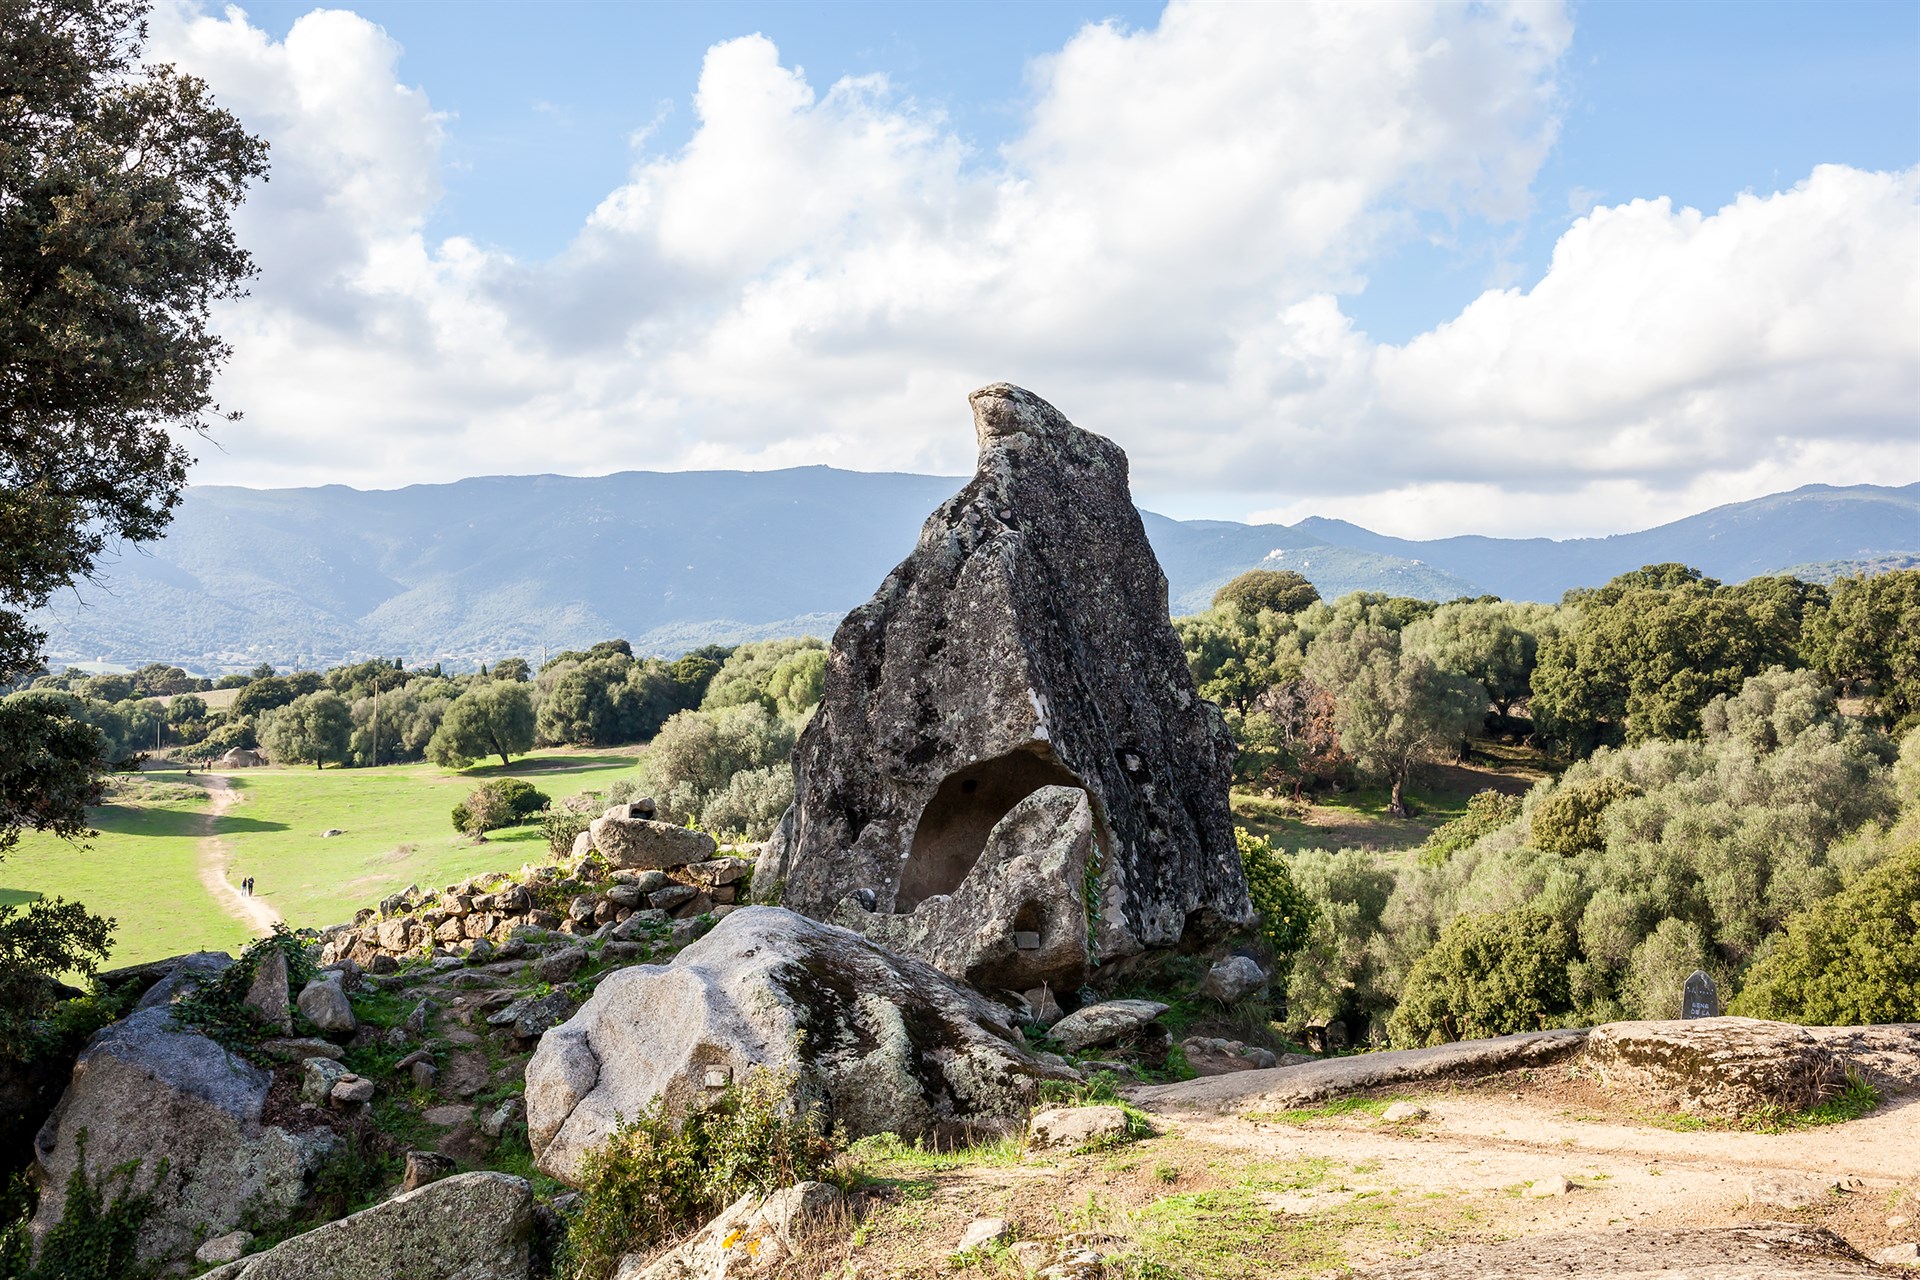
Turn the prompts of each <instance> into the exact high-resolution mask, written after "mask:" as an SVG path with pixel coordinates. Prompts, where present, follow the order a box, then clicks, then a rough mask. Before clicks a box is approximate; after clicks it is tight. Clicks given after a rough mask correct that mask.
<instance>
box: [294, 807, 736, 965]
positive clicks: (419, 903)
mask: <svg viewBox="0 0 1920 1280" xmlns="http://www.w3.org/2000/svg"><path fill="white" fill-rule="evenodd" d="M653 813H654V805H653V801H651V800H637V801H634V802H633V803H631V804H618V805H614V806H613V807H612V808H610V809H608V810H607V811H606V813H605V814H603V815H602V816H601V817H599V818H596V819H594V821H593V824H592V826H591V827H590V828H589V829H588V830H586V831H583V832H581V833H580V835H579V837H578V838H577V839H576V840H575V841H574V846H573V855H572V857H571V858H570V859H569V860H568V865H567V866H566V867H561V866H541V867H533V866H526V867H522V868H521V869H520V871H519V873H518V874H517V875H506V874H500V873H495V874H491V875H482V876H476V877H472V878H470V879H467V880H462V881H460V882H459V883H458V884H450V885H448V886H447V887H446V888H445V889H443V890H441V891H440V892H438V893H431V892H423V891H422V890H421V889H420V887H419V886H418V885H409V886H408V887H407V888H406V889H404V890H402V891H401V892H399V893H396V894H392V895H391V896H389V897H387V898H385V899H383V900H382V901H381V903H380V905H379V906H378V907H377V908H369V909H366V910H362V911H361V912H359V913H358V914H357V915H356V916H355V917H354V920H353V923H352V924H345V925H336V926H334V927H333V928H331V929H328V930H326V931H325V932H324V933H322V934H321V935H320V962H321V963H322V964H323V965H329V964H336V963H339V962H340V961H343V960H351V961H353V962H354V963H355V964H357V965H359V966H361V967H362V968H363V969H365V970H367V971H368V972H370V973H376V974H378V973H390V972H392V971H393V969H394V968H395V967H396V966H397V965H398V964H399V962H400V961H402V960H405V959H407V958H409V957H412V956H418V955H423V954H439V955H463V956H469V957H472V958H474V959H475V962H476V963H478V962H480V961H484V960H486V959H489V958H493V957H495V956H500V955H501V951H502V949H503V948H508V947H510V946H511V945H512V943H513V940H514V938H515V936H516V934H517V933H519V932H521V931H524V930H528V929H534V930H541V931H546V932H552V933H559V934H565V935H571V936H574V937H580V938H587V937H600V938H604V937H607V936H609V935H611V936H612V937H613V939H614V940H615V941H619V942H631V941H633V940H634V939H635V938H636V937H638V936H639V935H640V933H641V931H642V929H643V928H654V927H659V928H672V927H673V925H674V923H675V922H677V921H687V920H694V919H698V918H701V917H709V916H710V917H713V918H715V919H718V918H719V917H720V916H723V915H725V914H726V913H727V912H728V911H730V910H732V909H733V908H734V907H735V906H736V905H738V904H739V903H740V901H741V900H742V898H743V897H744V895H745V892H746V889H747V886H748V884H749V881H750V877H751V874H752V871H753V863H752V862H751V861H750V859H749V858H747V857H742V856H737V855H735V854H733V853H723V852H721V850H720V849H719V847H718V846H717V845H716V844H715V843H714V840H713V837H711V836H709V835H706V834H705V833H703V832H699V831H693V830H689V829H687V828H685V827H676V826H674V825H673V824H672V823H670V822H659V821H656V820H654V818H653V817H652V814H653ZM636 920H637V921H638V922H637V923H635V922H636ZM687 940H688V941H690V940H691V938H688V939H687ZM501 958H506V957H505V956H501Z"/></svg>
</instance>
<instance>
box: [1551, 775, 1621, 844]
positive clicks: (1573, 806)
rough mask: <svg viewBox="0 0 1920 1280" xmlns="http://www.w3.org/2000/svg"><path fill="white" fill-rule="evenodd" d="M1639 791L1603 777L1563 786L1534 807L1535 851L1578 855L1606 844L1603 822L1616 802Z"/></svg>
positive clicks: (1613, 779) (1619, 779) (1610, 778)
mask: <svg viewBox="0 0 1920 1280" xmlns="http://www.w3.org/2000/svg"><path fill="white" fill-rule="evenodd" d="M1639 793H1640V789H1639V788H1638V787H1636V786H1634V785H1633V784H1632V783H1630V782H1627V781H1625V780H1624V779H1621V778H1612V777H1600V778H1592V779H1589V780H1588V781H1586V782H1578V783H1573V784H1571V785H1568V786H1563V787H1561V788H1560V789H1559V790H1557V791H1555V792H1554V793H1553V794H1552V795H1550V796H1548V797H1547V798H1546V799H1545V800H1542V801H1541V802H1540V803H1539V804H1538V805H1535V806H1534V810H1533V819H1532V830H1533V847H1534V848H1536V849H1541V850H1544V851H1545V852H1547V853H1558V854H1566V855H1571V854H1576V853H1585V852H1586V851H1587V850H1589V849H1598V848H1600V847H1602V846H1603V845H1605V844H1606V834H1605V833H1604V832H1603V831H1602V830H1601V829H1600V819H1601V818H1602V817H1603V816H1604V815H1605V814H1606V812H1607V806H1609V805H1611V804H1613V803H1614V801H1616V800H1625V799H1626V798H1627V797H1629V796H1634V795H1638V794H1639Z"/></svg>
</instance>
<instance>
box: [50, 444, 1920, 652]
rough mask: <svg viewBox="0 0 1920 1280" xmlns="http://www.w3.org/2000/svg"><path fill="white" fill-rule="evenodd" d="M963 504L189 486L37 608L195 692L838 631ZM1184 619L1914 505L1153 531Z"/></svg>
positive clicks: (1700, 560) (1787, 538)
mask: <svg viewBox="0 0 1920 1280" xmlns="http://www.w3.org/2000/svg"><path fill="white" fill-rule="evenodd" d="M961 483H962V481H960V480H958V479H954V478H951V477H939V476H916V475H901V474H891V473H871V472H851V471H838V470H834V469H832V468H829V467H802V468H796V469H792V470H785V471H760V472H734V471H708V472H674V473H661V472H639V471H635V472H623V473H620V474H618V475H611V476H598V477H590V478H576V477H566V476H486V477H478V478H475V479H470V480H461V481H457V482H455V483H452V484H441V485H414V486H411V487H409V488H405V489H393V490H375V491H362V490H357V489H349V488H346V487H344V486H339V485H329V486H326V487H323V488H317V489H242V488H233V487H225V486H199V487H195V488H193V489H190V490H189V491H188V493H187V495H186V498H185V500H184V501H183V503H182V504H181V508H180V511H179V514H178V515H177V517H176V519H175V521H174V523H173V526H172V527H171V529H170V530H169V532H168V535H167V537H166V538H165V539H164V540H162V541H160V542H158V543H155V544H153V545H152V546H150V547H147V548H144V549H137V550H134V551H132V552H129V553H127V554H124V555H122V556H120V557H119V558H118V559H117V560H116V561H115V562H113V563H110V564H109V565H107V566H106V569H105V572H104V574H103V578H104V581H105V585H104V587H100V588H87V589H86V590H85V591H84V592H83V594H82V596H81V598H80V599H79V600H75V599H74V598H73V597H71V596H68V597H65V598H63V599H61V600H60V601H58V602H56V604H55V606H54V607H53V608H51V609H49V610H47V611H44V613H43V614H42V616H41V617H40V619H39V621H40V623H41V625H43V626H45V627H47V629H48V631H49V635H50V644H49V649H50V652H51V653H52V655H53V659H54V662H55V663H56V665H58V664H59V663H60V662H62V661H70V660H79V659H96V658H103V659H107V660H109V661H114V662H119V663H125V664H130V665H134V664H138V663H141V662H147V661H157V660H166V661H170V662H180V663H183V664H185V665H188V666H190V667H194V668H196V669H200V670H209V669H216V668H219V669H224V668H230V667H238V666H251V665H252V664H254V663H257V662H260V661H269V662H273V663H274V664H275V665H282V666H284V665H288V664H317V663H323V662H332V661H338V660H341V659H344V658H349V657H354V656H366V655H371V654H383V655H387V656H393V657H402V658H405V659H406V660H407V661H409V662H419V661H432V660H434V659H436V658H438V659H444V660H449V661H452V662H456V663H471V662H475V661H482V660H486V661H491V660H493V659H497V658H500V657H504V656H507V655H509V654H520V655H524V656H527V657H530V658H534V659H538V657H539V656H540V654H541V653H542V651H543V650H545V651H554V650H558V649H562V648H568V647H575V646H579V645H583V644H586V643H589V642H591V641H594V640H599V639H604V638H607V637H609V636H625V637H627V638H629V639H631V640H632V641H633V642H634V646H635V649H636V651H640V652H657V653H677V652H680V651H682V650H684V649H687V648H690V647H693V646H695V645H699V644H703V643H707V642H710V641H736V640H742V639H753V638H760V637H765V636H774V635H791V634H795V633H799V632H812V633H813V634H815V635H822V636H824V635H827V634H830V633H831V632H832V630H833V628H834V626H835V625H836V624H837V623H838V621H839V619H840V617H841V616H842V615H843V614H844V613H845V612H846V611H847V610H848V609H850V608H852V607H853V606H854V605H856V604H858V603H860V602H861V601H863V600H865V599H866V598H867V596H869V595H870V594H871V593H872V592H873V589H874V588H875V587H876V586H877V585H878V584H879V582H880V580H881V579H882V578H883V577H884V576H885V575H886V573H887V572H888V570H890V569H891V568H892V567H893V566H894V565H895V564H896V563H898V562H899V561H900V559H901V558H902V557H904V556H905V554H906V553H907V551H908V549H909V548H910V547H911V546H912V544H913V541H914V539H915V538H916V537H918V536H919V530H920V525H921V523H922V522H923V521H924V520H925V518H926V516H927V514H928V513H929V512H930V511H932V510H933V508H934V507H935V506H937V505H938V504H939V503H940V502H941V501H942V500H944V499H945V498H946V497H948V496H949V495H950V494H952V493H953V492H954V491H955V490H956V489H958V488H959V486H960V484H961ZM1143 519H1144V521H1145V523H1146V528H1147V534H1148V537H1149V538H1150V539H1151V540H1152V542H1153V545H1154V549H1155V550H1156V551H1157V552H1158V554H1159V556H1160V561H1161V564H1162V565H1163V566H1164V567H1165V569H1166V573H1167V578H1168V583H1169V597H1170V604H1171V607H1172V609H1173V611H1174V612H1175V613H1185V612H1191V611H1194V610H1197V609H1201V608H1204V607H1205V606H1206V604H1207V602H1208V600H1209V598H1210V597H1211V596H1212V594H1213V592H1214V590H1215V589H1217V588H1218V587H1219V586H1220V584H1221V583H1223V582H1225V581H1227V580H1228V579H1229V578H1231V577H1233V576H1234V575H1235V574H1237V573H1240V572H1242V571H1243V570H1246V569H1249V568H1257V567H1265V568H1287V569H1295V570H1298V571H1299V572H1301V573H1303V574H1305V575H1306V576H1307V577H1308V578H1310V579H1312V581H1313V582H1314V583H1315V585H1317V586H1318V587H1319V588H1320V590H1321V593H1322V594H1323V595H1325V596H1327V597H1329V598H1331V597H1333V596H1337V595H1341V594H1344V593H1345V592H1348V591H1353V590H1361V589H1364V590H1370V591H1384V592H1390V593H1393V594H1403V595H1416V596H1423V597H1426V598H1429V599H1446V598H1451V597H1453V596H1459V595H1478V594H1483V593H1486V592H1492V593H1495V594H1498V595H1502V596H1506V597H1509V598H1514V599H1539V600H1557V599H1558V598H1559V596H1560V594H1561V592H1562V591H1564V590H1566V589H1567V588H1568V587H1572V586H1583V585H1591V584H1593V583H1597V582H1602V581H1605V580H1606V579H1607V578H1609V577H1611V576H1613V575H1614V574H1616V573H1619V572H1621V571H1622V570H1625V569H1630V568H1634V567H1637V566H1639V565H1641V564H1646V563H1651V562H1655V561H1661V560H1681V561H1685V562H1687V563H1690V564H1694V565H1698V566H1699V567H1700V568H1702V569H1704V570H1705V571H1706V572H1708V573H1710V574H1712V575H1713V576H1715V577H1719V578H1722V579H1726V580H1729V581H1732V580H1738V579H1741V578H1745V577H1750V576H1752V575H1754V574H1757V573H1767V572H1777V571H1779V570H1781V569H1783V568H1786V567H1788V566H1792V565H1805V564H1812V563H1816V562H1827V561H1841V560H1847V561H1853V560H1863V559H1871V558H1873V557H1885V556H1891V555H1898V554H1903V553H1911V552H1913V551H1914V550H1915V549H1916V548H1920V484H1916V485H1909V486H1907V487H1906V488H1903V489H1886V488H1878V487H1875V486H1864V485H1863V486H1857V487H1854V488H1850V489H1833V488H1828V487H1826V486H1818V485H1815V486H1809V487H1807V488H1805V489H1800V490H1796V491H1794V492H1793V493H1790V494H1776V495H1773V496H1771V497H1767V498H1761V499H1757V500H1756V501H1754V502H1749V503H1740V504H1737V505H1734V506H1729V507H1721V508H1717V509H1716V510H1714V511H1709V512H1706V513H1704V514H1702V515H1698V516H1693V517H1690V518H1688V519H1686V520H1681V521H1677V522H1675V523H1673V524H1670V525H1663V526H1661V527H1660V528H1658V529H1650V530H1647V531H1645V532H1643V533H1635V534H1625V535H1621V536H1619V537H1613V538H1589V539H1576V540H1572V541H1566V542H1554V541H1550V540H1547V539H1524V540H1516V539H1500V538H1447V539H1441V540H1439V541H1435V542H1416V541H1409V540H1406V539H1399V538H1389V537H1385V536H1383V535H1380V534H1375V533H1371V532H1369V531H1368V530H1365V529H1362V528H1360V527H1359V526H1357V525H1352V524H1348V523H1346V522H1344V521H1338V520H1322V519H1317V518H1316V519H1308V520H1303V521H1301V522H1300V523H1299V524H1296V525H1292V526H1286V525H1246V524H1237V523H1234V522H1232V521H1224V520H1190V521H1180V520H1170V519H1167V518H1166V517H1164V516H1159V515H1155V514H1153V513H1151V512H1146V513H1143Z"/></svg>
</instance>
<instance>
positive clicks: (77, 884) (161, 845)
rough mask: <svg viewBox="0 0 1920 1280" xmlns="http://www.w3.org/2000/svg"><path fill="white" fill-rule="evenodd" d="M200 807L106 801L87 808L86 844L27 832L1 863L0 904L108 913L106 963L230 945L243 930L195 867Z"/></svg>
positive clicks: (201, 825)
mask: <svg viewBox="0 0 1920 1280" xmlns="http://www.w3.org/2000/svg"><path fill="white" fill-rule="evenodd" d="M206 808H207V804H206V801H205V799H204V798H203V799H201V800H199V801H184V800H172V801H162V802H158V803H146V804H110V805H106V806H104V807H102V808H99V809H96V810H94V811H93V815H92V820H93V825H94V827H95V829H97V830H98V831H99V833H100V834H99V835H98V836H96V837H94V839H92V840H91V841H89V842H88V844H87V846H86V847H76V846H74V845H70V844H68V843H67V842H65V841H64V840H56V839H54V838H53V837H51V836H44V835H35V834H31V833H30V834H28V835H27V836H25V837H24V838H23V839H22V840H21V841H20V844H19V846H18V847H17V848H15V849H14V851H13V852H12V853H10V854H8V855H7V859H6V861H5V862H0V902H15V903H18V902H27V901H31V900H33V899H35V898H39V897H43V896H44V897H49V898H52V897H62V898H67V899H70V900H75V901H79V902H83V903H85V904H86V905H87V907H88V909H89V910H91V911H93V912H94V913H96V914H98V915H104V916H111V917H113V918H114V919H115V920H116V921H118V922H119V927H118V928H117V929H116V930H115V931H114V951H113V958H112V959H111V960H110V961H108V963H109V965H115V964H136V963H138V962H140V961H142V960H151V959H155V958H157V957H159V956H165V955H173V954H175V953H177V952H181V951H195V950H198V949H200V948H202V947H210V948H216V949H231V948H233V947H237V946H239V945H241V944H242V943H244V942H245V941H246V940H247V938H248V936H249V931H248V930H247V928H246V927H245V926H243V925H242V924H241V923H240V922H239V921H237V920H235V919H234V918H233V917H232V916H229V915H228V914H227V913H226V912H225V911H222V910H221V909H220V907H219V906H218V905H217V904H216V903H215V902H214V900H213V898H212V897H211V896H210V895H209V894H208V893H207V891H206V890H205V889H203V888H202V887H201V885H200V878H199V875H198V872H197V871H196V862H197V859H198V858H199V851H200V837H201V835H202V833H203V832H204V830H205V822H206V818H205V812H206Z"/></svg>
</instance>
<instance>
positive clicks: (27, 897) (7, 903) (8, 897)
mask: <svg viewBox="0 0 1920 1280" xmlns="http://www.w3.org/2000/svg"><path fill="white" fill-rule="evenodd" d="M46 896H47V895H46V894H44V893H40V892H38V891H36V890H33V889H0V907H23V906H25V905H26V904H27V903H29V902H38V901H40V899H42V898H44V897H46Z"/></svg>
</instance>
